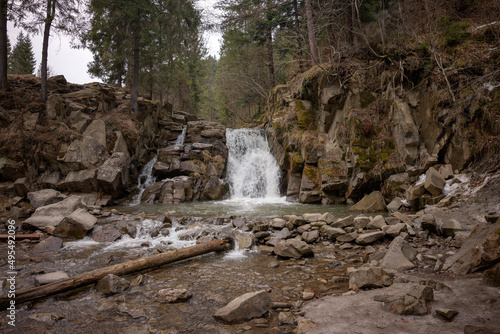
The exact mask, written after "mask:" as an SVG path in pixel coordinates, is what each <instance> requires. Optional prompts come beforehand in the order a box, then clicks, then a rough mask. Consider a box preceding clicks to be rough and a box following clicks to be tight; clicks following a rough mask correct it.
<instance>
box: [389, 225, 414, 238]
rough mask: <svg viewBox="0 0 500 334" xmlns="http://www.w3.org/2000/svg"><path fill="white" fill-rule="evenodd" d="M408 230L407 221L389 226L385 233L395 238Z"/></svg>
mask: <svg viewBox="0 0 500 334" xmlns="http://www.w3.org/2000/svg"><path fill="white" fill-rule="evenodd" d="M407 230H408V228H407V225H406V224H405V223H397V224H395V225H391V226H389V227H388V228H387V229H386V230H385V234H387V235H389V236H391V237H393V238H395V237H397V236H398V235H400V234H401V233H402V232H406V231H407Z"/></svg>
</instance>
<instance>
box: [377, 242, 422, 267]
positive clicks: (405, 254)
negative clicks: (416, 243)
mask: <svg viewBox="0 0 500 334" xmlns="http://www.w3.org/2000/svg"><path fill="white" fill-rule="evenodd" d="M414 256H416V251H415V250H414V249H413V247H411V246H410V244H408V242H406V241H405V240H404V239H403V238H402V237H401V236H398V237H396V238H394V240H393V241H392V242H391V244H390V245H389V249H388V250H387V253H386V254H385V256H384V258H383V259H382V261H381V262H380V266H381V267H382V268H384V269H396V270H405V269H411V268H413V267H415V265H414V264H413V263H412V262H411V261H410V259H411V258H414Z"/></svg>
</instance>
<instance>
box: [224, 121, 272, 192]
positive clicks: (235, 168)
mask: <svg viewBox="0 0 500 334" xmlns="http://www.w3.org/2000/svg"><path fill="white" fill-rule="evenodd" d="M226 145H227V147H228V149H229V156H228V161H227V180H228V183H229V186H230V189H231V198H232V199H235V198H268V199H270V198H279V196H280V192H279V183H280V168H279V166H278V163H277V161H276V159H275V158H274V156H273V155H272V154H271V152H270V150H269V144H268V142H267V138H266V134H265V132H264V131H263V130H252V129H238V130H233V129H227V130H226Z"/></svg>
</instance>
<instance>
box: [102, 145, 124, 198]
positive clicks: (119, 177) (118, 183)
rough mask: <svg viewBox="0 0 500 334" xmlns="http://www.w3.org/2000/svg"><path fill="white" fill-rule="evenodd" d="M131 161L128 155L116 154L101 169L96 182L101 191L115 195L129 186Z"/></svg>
mask: <svg viewBox="0 0 500 334" xmlns="http://www.w3.org/2000/svg"><path fill="white" fill-rule="evenodd" d="M129 159H130V158H129V155H128V153H123V152H115V153H113V154H112V155H111V157H110V158H109V159H108V160H106V161H105V162H104V164H103V165H102V166H101V167H99V169H98V170H97V176H96V181H97V186H98V188H99V190H100V191H102V192H104V193H107V194H114V193H116V191H117V190H119V189H121V188H123V187H125V186H126V185H127V183H128V180H129V178H128V176H129V175H128V169H129V163H130V160H129Z"/></svg>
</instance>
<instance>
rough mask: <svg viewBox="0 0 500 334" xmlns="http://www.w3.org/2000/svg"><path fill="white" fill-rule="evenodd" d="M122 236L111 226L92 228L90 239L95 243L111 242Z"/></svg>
mask: <svg viewBox="0 0 500 334" xmlns="http://www.w3.org/2000/svg"><path fill="white" fill-rule="evenodd" d="M121 236H122V232H121V231H120V230H119V229H118V228H117V227H116V226H115V225H113V224H106V225H102V226H98V227H96V228H94V230H93V231H92V235H91V238H92V239H94V241H97V242H113V241H115V240H117V239H118V238H120V237H121Z"/></svg>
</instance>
